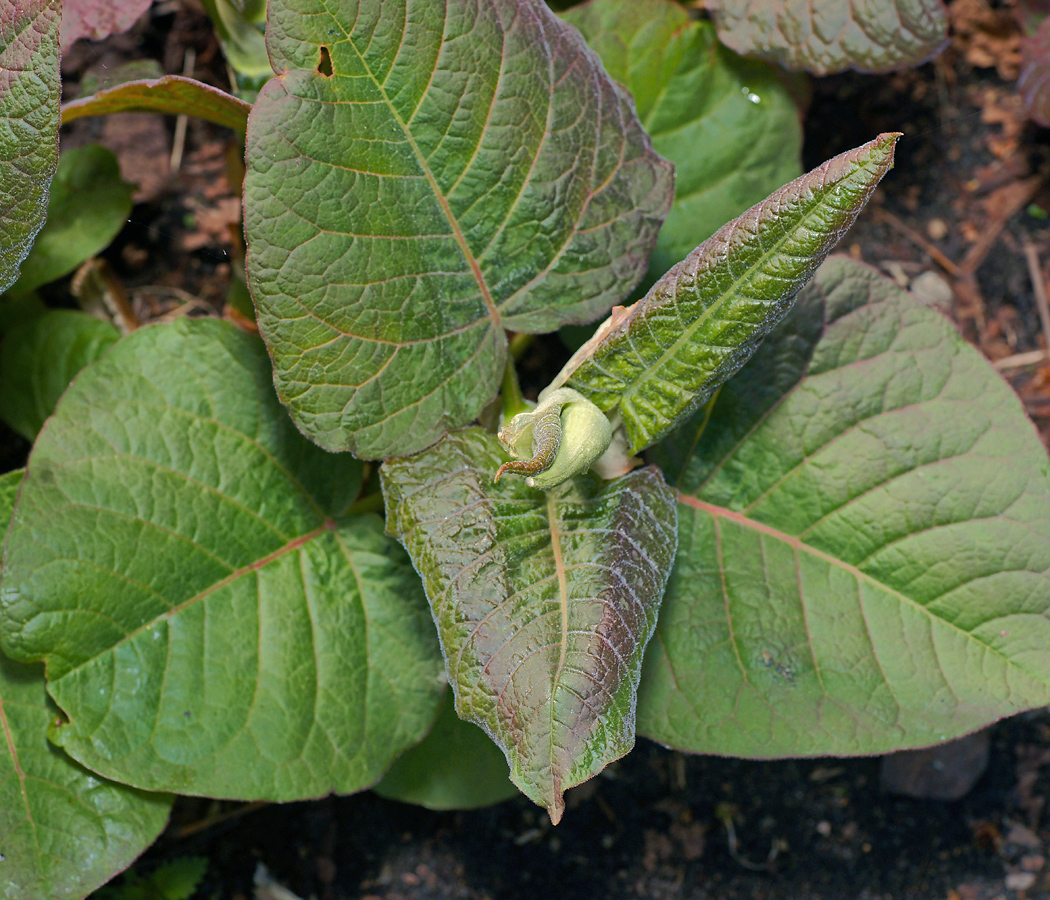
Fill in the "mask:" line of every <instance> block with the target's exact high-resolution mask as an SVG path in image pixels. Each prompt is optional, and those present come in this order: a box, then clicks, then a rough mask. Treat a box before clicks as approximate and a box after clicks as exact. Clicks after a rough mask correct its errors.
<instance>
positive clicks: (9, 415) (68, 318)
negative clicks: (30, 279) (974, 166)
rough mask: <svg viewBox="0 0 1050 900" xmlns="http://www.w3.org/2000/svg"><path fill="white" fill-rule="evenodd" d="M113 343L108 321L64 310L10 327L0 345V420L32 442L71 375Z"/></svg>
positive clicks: (114, 336) (114, 333) (114, 338)
mask: <svg viewBox="0 0 1050 900" xmlns="http://www.w3.org/2000/svg"><path fill="white" fill-rule="evenodd" d="M119 339H120V332H119V331H118V330H117V329H116V327H115V326H113V325H112V324H110V323H109V322H103V321H101V320H100V319H96V318H95V317H94V316H89V315H87V314H86V313H82V312H77V311H75V310H70V309H56V310H51V311H49V312H45V313H44V314H43V315H41V316H39V317H38V318H35V319H31V320H30V321H28V322H24V323H22V324H19V325H16V326H15V327H14V328H12V329H11V330H10V331H9V332H8V333H7V334H5V335H4V339H3V344H0V418H2V419H3V420H4V421H5V422H6V423H7V424H8V425H10V426H11V427H12V428H13V429H14V430H15V431H17V432H18V433H19V434H20V435H22V436H23V437H24V438H26V439H27V440H29V441H34V440H36V436H37V433H38V432H39V431H40V429H41V427H42V426H43V424H44V420H45V419H46V418H47V417H48V416H50V415H51V413H53V412H54V411H55V404H56V403H58V398H59V397H61V396H62V392H63V391H64V390H65V389H66V388H67V387H68V386H69V382H71V381H72V380H73V376H75V375H76V374H77V372H79V371H80V370H81V369H83V368H84V366H86V365H88V364H90V363H92V362H94V361H95V360H96V359H98V358H99V357H100V356H102V354H104V353H105V352H106V351H107V350H108V349H109V348H110V347H111V346H112V345H113V344H115V343H116V342H117V341H118V340H119Z"/></svg>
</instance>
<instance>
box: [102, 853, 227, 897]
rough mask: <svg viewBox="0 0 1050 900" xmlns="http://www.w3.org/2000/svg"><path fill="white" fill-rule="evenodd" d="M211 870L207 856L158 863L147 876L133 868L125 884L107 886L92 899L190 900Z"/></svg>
mask: <svg viewBox="0 0 1050 900" xmlns="http://www.w3.org/2000/svg"><path fill="white" fill-rule="evenodd" d="M207 871H208V860H207V859H205V858H204V857H203V856H182V857H179V858H178V859H173V860H172V861H171V862H167V863H164V865H162V866H158V867H157V868H156V869H154V870H153V871H152V872H150V874H149V875H147V876H146V877H145V878H143V877H141V876H140V875H139V874H138V873H137V872H135V871H131V872H128V873H127V875H125V876H124V878H123V879H122V883H121V884H117V885H107V886H106V887H104V888H102V890H100V891H99V892H98V893H96V894H94V895H92V897H91V900H190V898H191V897H192V896H193V894H194V893H195V892H196V890H197V885H198V884H200V882H201V879H202V878H204V873H205V872H207Z"/></svg>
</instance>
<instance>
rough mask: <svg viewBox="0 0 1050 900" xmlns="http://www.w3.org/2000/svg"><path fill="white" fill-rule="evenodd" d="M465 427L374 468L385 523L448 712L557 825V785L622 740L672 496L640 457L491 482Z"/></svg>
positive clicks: (477, 442)
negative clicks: (441, 669) (412, 581)
mask: <svg viewBox="0 0 1050 900" xmlns="http://www.w3.org/2000/svg"><path fill="white" fill-rule="evenodd" d="M505 459H506V456H505V454H504V453H503V452H502V450H501V448H500V444H499V442H498V441H497V440H496V438H495V437H493V436H492V435H490V434H486V433H485V432H483V431H482V430H481V429H478V428H470V429H466V430H463V431H458V432H454V433H453V434H450V435H448V436H447V437H446V438H445V439H444V440H442V441H441V442H439V443H438V444H437V445H436V446H435V447H433V448H431V449H430V450H427V451H425V452H423V453H421V454H418V455H416V456H414V457H411V458H409V459H404V460H392V461H389V462H386V463H384V465H383V468H382V470H381V474H382V477H383V495H384V498H385V501H386V509H387V528H388V530H389V531H390V532H391V533H392V534H396V535H397V536H398V538H399V539H400V540H401V541H402V543H404V545H405V546H406V547H407V548H408V552H409V554H410V555H411V556H412V561H413V563H414V564H415V566H416V569H417V570H418V571H419V572H420V574H421V575H422V577H423V583H424V585H425V587H426V591H427V597H428V598H429V600H430V609H431V614H432V615H433V617H434V621H435V622H436V623H437V626H438V633H439V634H440V636H441V646H442V649H443V651H444V654H445V668H446V671H447V673H448V680H449V683H450V684H451V685H452V688H453V690H454V691H455V694H456V711H457V712H458V713H459V715H460V717H461V718H463V719H467V720H469V721H472V722H475V723H476V724H478V725H480V726H481V727H482V728H484V729H485V731H487V732H488V734H489V735H490V736H491V737H492V738H493V740H495V741H496V743H497V744H499V746H500V748H501V749H502V750H503V752H504V753H505V754H506V756H507V761H508V762H509V764H510V777H511V780H512V781H513V782H514V783H515V784H516V785H517V786H518V787H519V788H521V790H522V791H523V792H524V793H525V794H526V795H527V796H528V797H529V798H531V799H532V800H533V801H535V802H536V803H538V804H539V805H540V806H544V807H546V808H547V810H548V812H549V813H550V816H551V820H552V821H553V822H554V823H555V824H557V822H558V820H559V819H560V818H561V815H562V812H563V811H564V809H565V801H564V799H563V796H562V795H563V793H564V791H566V790H568V789H569V788H570V787H573V786H574V785H577V784H579V783H580V782H582V781H586V780H587V779H588V778H590V777H591V776H593V775H596V774H597V773H598V772H600V771H601V770H602V769H603V768H604V767H605V766H606V765H607V764H608V763H610V762H612V761H613V760H614V759H618V758H619V757H621V756H623V755H624V754H625V753H627V752H628V751H629V750H630V749H631V747H632V746H634V704H635V690H636V687H637V683H638V673H639V667H640V665H641V658H642V652H643V650H644V649H645V644H646V642H647V641H648V640H649V637H650V635H651V634H652V632H653V628H654V626H655V624H656V613H657V610H658V608H659V605H660V598H661V597H662V596H663V591H664V585H665V583H666V579H667V574H668V572H669V570H670V567H671V563H672V561H673V560H674V548H675V542H674V528H675V502H674V494H673V492H671V491H670V490H669V489H668V488H667V486H666V485H665V484H664V480H663V477H662V476H661V475H660V472H659V471H658V470H657V469H655V468H648V469H640V470H637V471H635V472H631V473H630V474H628V475H625V476H623V477H622V478H618V479H616V480H614V481H601V480H600V479H598V478H596V477H594V476H584V477H579V478H576V479H573V480H572V481H569V482H566V483H565V484H563V485H561V486H559V487H557V488H554V489H552V490H550V491H548V492H546V493H544V492H542V491H539V490H536V489H533V488H530V487H528V486H527V485H526V484H525V483H524V482H523V481H520V480H518V479H505V480H503V481H501V482H500V483H499V484H493V482H492V474H493V472H495V470H496V468H497V467H498V466H499V464H500V463H501V462H503V461H504V460H505Z"/></svg>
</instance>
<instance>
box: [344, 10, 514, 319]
mask: <svg viewBox="0 0 1050 900" xmlns="http://www.w3.org/2000/svg"><path fill="white" fill-rule="evenodd" d="M324 7H325V11H326V12H327V13H328V15H329V16H331V18H332V20H333V21H334V22H335V23H336V24H338V25H339V27H340V29H341V30H342V32H343V36H344V37H345V38H346V43H347V45H348V46H349V47H350V48H351V49H352V50H353V51H354V53H355V54H356V55H357V58H358V60H360V62H361V66H362V68H363V69H364V70H365V72H367V73H368V77H369V79H370V80H371V82H372V84H374V85H375V87H376V90H377V91H379V93H380V94H382V96H383V101H384V103H385V104H386V106H387V109H388V110H389V111H390V115H392V116H393V117H394V120H395V121H396V122H397V124H398V127H400V129H401V132H402V134H404V136H405V141H406V142H407V143H408V146H409V147H410V148H411V149H412V153H413V154H414V155H415V157H416V162H417V163H419V168H420V171H422V173H423V177H424V178H426V180H427V183H428V184H429V185H430V190H431V191H432V192H433V194H434V197H435V198H436V199H437V202H438V205H439V206H440V207H441V211H442V213H444V215H445V218H446V219H447V220H448V223H449V226H450V227H451V228H452V235H453V237H454V238H455V240H456V243H457V244H458V245H459V250H460V252H461V253H462V254H463V259H464V260H465V261H466V263H467V265H468V266H469V267H470V271H471V274H473V276H474V280H475V281H476V282H477V284H478V290H479V291H480V292H481V299H482V300H484V301H485V306H486V307H487V309H488V313H489V318H490V319H491V320H492V324H493V327H495V328H502V324H501V319H500V313H499V309H498V308H497V307H496V304H495V302H493V299H492V294H491V293H490V292H489V288H488V285H487V284H486V283H485V277H484V275H482V273H481V267H480V266H479V265H478V261H477V260H476V259H475V258H474V254H473V253H471V251H470V246H469V245H468V244H467V239H466V237H465V236H464V234H463V230H462V229H461V228H460V227H459V222H458V221H457V220H456V217H455V216H454V215H453V214H452V208H451V207H450V206H449V205H448V199H447V198H446V197H445V195H444V194H443V193H441V188H440V187H439V185H438V183H437V179H436V178H435V177H434V173H433V172H431V171H430V166H429V165H427V160H426V157H425V156H424V155H423V152H422V151H421V150H420V148H419V145H418V144H417V143H416V141H415V138H413V137H412V133H411V131H410V130H409V128H408V125H407V123H406V122H405V121H404V120H403V119H402V118H401V115H400V114H399V113H398V111H397V109H396V107H395V106H394V104H393V103H391V102H390V98H389V97H388V96H387V93H386V88H385V87H384V86H383V84H381V83H380V81H379V79H378V78H376V76H375V74H374V73H373V72H372V69H371V68H370V67H369V65H368V62H367V61H366V60H365V58H364V56H363V55H362V54H361V51H360V50H358V49H357V45H356V44H355V43H354V41H353V38H351V36H350V34H349V33H348V32H347V30H346V29H345V28H344V27H343V26H342V24H341V23H340V20H339V17H338V16H337V15H335V13H333V12H332V10H331V9H329V7H328V3H327V2H325V3H324ZM402 37H403V35H402ZM442 46H444V35H442Z"/></svg>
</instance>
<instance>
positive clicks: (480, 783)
mask: <svg viewBox="0 0 1050 900" xmlns="http://www.w3.org/2000/svg"><path fill="white" fill-rule="evenodd" d="M373 790H375V792H376V793H377V794H379V796H380V797H386V798H387V799H388V800H400V801H401V802H402V803H415V804H416V805H417V806H425V807H427V809H477V808H478V807H480V806H491V805H492V804H493V803H499V802H500V801H501V800H507V799H508V798H510V797H513V796H515V795H516V794H517V793H518V789H517V788H516V787H515V786H514V784H513V782H512V781H511V780H510V778H508V777H507V761H506V760H505V759H504V758H503V754H502V753H500V751H499V748H497V747H496V745H495V744H494V743H492V741H490V740H489V738H488V735H486V734H485V732H484V731H482V730H481V729H480V728H478V727H477V726H476V725H472V724H471V723H470V722H464V721H463V720H462V719H461V718H459V716H457V715H456V709H455V706H454V705H453V703H452V701H451V699H450V698H449V699H447V700H446V702H445V705H444V706H442V707H441V712H440V713H439V714H438V717H437V721H436V722H435V723H434V727H433V728H432V729H430V734H428V735H427V736H426V737H425V738H424V739H423V742H422V743H421V744H417V745H416V746H415V747H413V748H412V749H411V750H406V751H405V752H404V753H403V754H402V755H401V756H399V757H398V758H397V759H396V760H395V761H394V764H393V765H392V766H391V767H390V771H389V772H387V773H386V775H384V776H383V780H382V781H380V782H379V784H377V785H376V786H375V788H374V789H373Z"/></svg>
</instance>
